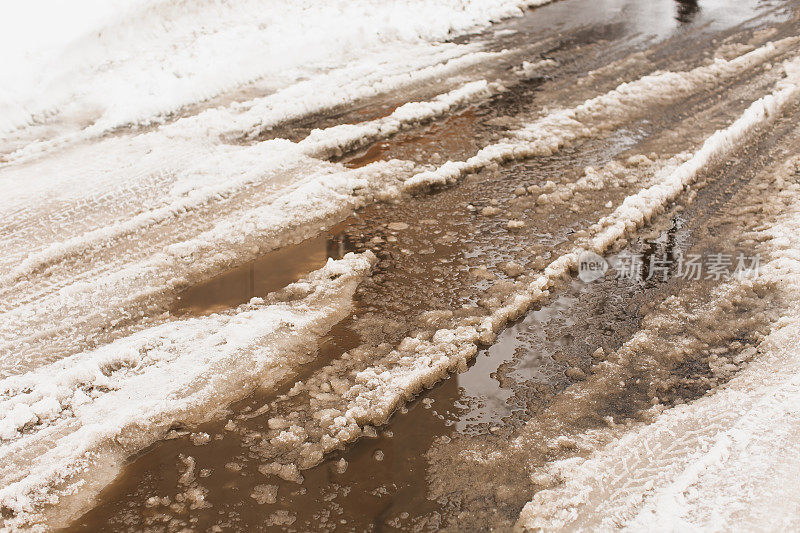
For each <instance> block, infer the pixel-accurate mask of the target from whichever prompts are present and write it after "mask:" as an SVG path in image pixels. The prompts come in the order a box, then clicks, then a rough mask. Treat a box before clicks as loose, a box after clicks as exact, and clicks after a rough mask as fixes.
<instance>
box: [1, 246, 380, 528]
mask: <svg viewBox="0 0 800 533" xmlns="http://www.w3.org/2000/svg"><path fill="white" fill-rule="evenodd" d="M374 261H375V257H374V255H372V254H371V253H370V252H366V253H365V254H363V255H356V254H348V255H347V256H345V257H344V258H343V259H341V260H339V261H333V260H329V262H328V264H327V265H326V266H325V267H323V268H322V269H320V270H318V271H316V272H314V273H312V274H310V275H309V276H308V277H307V278H306V279H305V280H302V281H300V282H297V283H295V284H294V285H291V286H290V287H288V288H287V291H289V293H290V294H291V295H292V297H290V298H289V299H288V300H287V301H281V300H279V299H274V301H270V300H268V301H264V300H261V299H257V298H256V299H253V300H252V301H251V302H250V303H249V304H245V305H242V306H240V307H239V308H237V309H234V310H232V311H230V312H228V313H224V314H218V315H211V316H208V317H202V318H190V319H183V320H176V321H173V322H170V323H166V324H163V325H161V326H157V327H153V328H150V329H147V330H144V331H141V332H139V333H136V334H134V335H131V336H130V337H126V338H123V339H120V340H118V341H115V342H112V343H110V344H107V345H104V346H102V347H100V348H97V349H95V350H92V351H88V352H83V353H78V354H74V355H72V356H70V357H67V358H64V359H62V360H60V361H58V362H56V363H53V364H50V365H47V366H44V367H40V368H37V369H35V370H33V371H31V372H27V373H23V374H17V375H14V376H11V377H7V378H5V379H3V380H2V381H0V412H2V413H3V416H2V418H0V465H3V466H2V468H1V469H0V485H1V486H2V488H0V505H3V506H4V507H7V508H9V509H12V510H13V511H14V512H15V513H16V516H15V517H14V519H13V520H12V521H10V522H7V523H6V526H7V527H11V526H14V525H19V526H21V525H24V524H28V522H29V521H31V520H33V521H35V520H36V519H37V515H36V513H37V512H38V511H40V507H41V505H42V504H43V503H53V501H54V498H55V499H56V500H57V498H58V496H59V495H64V494H69V493H70V492H71V491H72V490H75V489H76V488H77V487H78V486H79V485H80V484H81V483H82V482H83V481H85V479H84V477H85V476H89V477H91V476H92V475H93V470H92V468H89V469H88V471H87V472H86V473H84V470H85V469H86V468H87V467H90V466H92V465H96V464H98V463H100V464H102V462H103V461H102V458H103V457H108V456H111V457H112V458H113V459H120V458H124V456H126V455H128V454H130V453H132V452H135V451H136V450H139V449H141V448H142V447H143V446H146V445H147V444H148V443H150V442H152V441H153V440H155V439H156V438H158V437H160V436H161V435H162V434H163V432H165V431H166V430H167V429H168V428H169V427H170V426H171V425H173V424H174V423H175V422H179V421H180V422H184V423H186V422H188V423H191V422H199V421H202V420H203V419H206V418H208V417H209V416H210V415H212V414H213V413H214V409H213V408H210V407H211V406H224V405H226V404H227V403H228V402H230V401H232V400H234V399H236V398H238V397H241V396H242V395H245V394H247V392H248V391H249V390H250V389H251V388H252V387H253V386H254V384H256V383H259V384H261V386H263V387H266V388H269V387H271V386H275V385H277V384H278V383H279V382H280V381H281V380H282V379H284V378H285V377H287V376H291V374H292V369H293V368H294V367H295V366H296V365H297V364H298V363H300V362H302V361H304V360H306V359H307V358H308V355H307V353H308V352H312V353H313V347H314V342H315V340H314V339H315V338H316V337H317V336H318V335H320V334H322V333H324V332H325V331H326V330H327V329H329V328H330V327H331V326H332V325H334V324H335V323H336V322H338V321H339V320H341V319H342V318H344V317H345V316H347V314H349V312H350V308H351V299H352V295H353V292H354V291H355V288H356V286H357V285H358V283H359V282H360V281H361V279H362V278H363V277H364V276H365V275H367V273H368V272H369V271H370V268H371V266H372V264H373V263H374ZM115 455H117V456H116V457H115ZM119 456H121V457H119Z"/></svg>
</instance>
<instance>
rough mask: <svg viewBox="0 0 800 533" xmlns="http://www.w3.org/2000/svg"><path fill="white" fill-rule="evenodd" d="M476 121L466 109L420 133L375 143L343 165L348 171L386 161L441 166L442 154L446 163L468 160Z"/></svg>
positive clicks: (401, 135)
mask: <svg viewBox="0 0 800 533" xmlns="http://www.w3.org/2000/svg"><path fill="white" fill-rule="evenodd" d="M476 119H477V114H476V112H475V109H474V108H469V109H467V110H465V111H463V112H461V113H459V114H457V115H453V116H452V117H448V118H446V119H444V120H442V121H439V122H435V123H433V124H431V125H430V126H428V127H427V128H425V129H423V130H422V131H421V132H419V131H415V132H413V133H405V134H403V133H401V134H399V135H397V136H395V137H394V138H393V139H390V140H386V141H382V142H378V143H375V144H373V145H372V146H370V147H369V148H367V149H366V150H364V151H362V152H360V153H359V154H357V155H355V156H353V157H350V158H348V159H346V160H345V161H344V165H345V166H346V167H349V168H360V167H363V166H366V165H368V164H370V163H374V162H375V161H385V160H389V159H406V160H409V161H415V162H418V163H423V162H424V163H436V162H439V163H443V162H444V159H443V154H447V157H448V158H450V159H453V158H466V157H469V156H471V155H472V154H473V153H474V151H476V150H477V139H476V135H475V128H476Z"/></svg>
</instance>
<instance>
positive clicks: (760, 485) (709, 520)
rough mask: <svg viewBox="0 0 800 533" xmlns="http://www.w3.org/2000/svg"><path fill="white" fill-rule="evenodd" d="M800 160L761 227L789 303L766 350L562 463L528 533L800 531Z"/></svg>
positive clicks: (527, 513)
mask: <svg viewBox="0 0 800 533" xmlns="http://www.w3.org/2000/svg"><path fill="white" fill-rule="evenodd" d="M797 164H798V160H797V159H796V158H795V159H794V160H790V162H789V163H788V164H787V168H791V170H790V172H791V174H792V175H793V176H794V177H790V178H789V179H788V180H786V181H785V182H781V183H780V185H781V190H780V191H776V193H777V194H776V200H777V201H779V202H781V206H780V212H781V214H780V216H779V217H778V219H777V222H775V223H774V224H772V225H769V226H766V227H763V226H762V228H763V229H762V230H761V231H758V232H757V236H756V238H757V240H758V241H761V242H764V243H765V244H764V245H762V249H763V251H764V252H766V254H768V256H767V257H768V258H769V261H768V262H767V263H766V264H765V265H763V266H762V267H761V272H760V276H759V277H760V279H761V281H762V282H767V283H772V284H774V287H775V288H776V289H777V290H778V291H780V292H781V293H782V295H783V296H784V297H785V301H786V302H787V305H788V309H786V311H785V313H784V314H783V316H782V317H781V318H780V319H778V321H777V322H776V323H775V324H774V325H773V327H772V330H771V332H770V333H769V335H767V336H766V337H765V338H764V340H763V341H762V342H761V343H760V345H759V347H758V351H759V352H760V353H759V355H758V356H757V357H756V358H755V359H754V360H753V361H752V362H751V363H750V364H749V365H748V366H747V367H745V369H744V370H742V371H740V372H739V373H738V374H737V375H736V376H735V377H734V378H733V379H732V380H731V381H730V382H728V383H727V384H726V385H724V386H722V387H720V388H719V389H717V390H715V391H713V392H712V393H710V394H708V395H706V396H704V397H702V398H700V399H698V400H695V401H694V402H691V403H689V404H683V405H679V406H676V407H673V408H671V409H668V410H666V411H664V412H662V413H661V414H660V415H658V416H657V417H656V419H655V421H654V422H652V423H650V424H646V425H639V426H636V427H634V428H633V429H632V430H629V431H628V432H626V433H624V434H623V435H622V436H621V437H620V438H619V439H616V440H613V441H612V442H611V443H610V444H608V445H606V446H605V447H603V448H600V449H598V450H597V451H596V452H594V453H593V454H591V455H590V456H589V457H588V458H586V459H569V460H564V461H561V462H559V463H556V464H554V465H551V467H550V470H551V471H553V472H555V473H557V474H558V476H559V477H560V478H561V481H562V484H560V485H558V486H556V487H554V488H551V489H547V490H543V491H540V492H538V493H537V494H536V495H535V496H534V498H533V500H532V501H531V502H530V503H528V504H527V505H526V506H525V508H524V509H523V511H522V513H521V515H520V519H519V522H518V524H517V526H518V528H519V529H525V530H537V531H538V530H555V529H563V528H568V529H570V530H592V531H595V530H618V529H627V530H636V531H642V530H669V531H698V530H704V531H728V530H731V529H739V530H759V531H788V530H794V529H797V528H798V527H800V499H798V496H797V492H796V491H795V490H793V487H795V486H796V484H797V479H798V476H800V462H798V460H797V456H798V452H800V442H798V439H797V435H798V431H800V354H798V348H797V347H798V345H799V344H800V301H798V298H797V295H798V293H800V254H798V249H800V238H798V235H800V210H798V208H797V206H796V201H795V199H796V197H797V194H798V193H799V192H800V187H798V185H797V183H796V174H797V171H798V170H797Z"/></svg>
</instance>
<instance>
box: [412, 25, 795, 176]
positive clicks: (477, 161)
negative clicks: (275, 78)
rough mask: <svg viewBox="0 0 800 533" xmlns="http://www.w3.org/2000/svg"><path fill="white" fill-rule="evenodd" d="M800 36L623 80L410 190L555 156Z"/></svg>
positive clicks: (762, 58)
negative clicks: (703, 62)
mask: <svg viewBox="0 0 800 533" xmlns="http://www.w3.org/2000/svg"><path fill="white" fill-rule="evenodd" d="M798 42H800V38H797V37H790V38H786V39H783V40H781V41H778V42H776V43H768V44H766V45H764V46H762V47H761V48H758V49H756V50H753V51H752V52H749V53H747V54H744V55H742V56H739V57H737V58H735V59H732V60H730V61H726V60H723V59H717V60H715V61H714V62H713V63H711V64H710V65H704V66H701V67H697V68H695V69H693V70H690V71H686V72H660V73H655V74H651V75H648V76H644V77H642V78H640V79H638V80H636V81H633V82H628V83H623V84H622V85H620V86H619V87H617V88H616V89H614V90H612V91H609V92H608V93H606V94H604V95H601V96H598V97H596V98H592V99H591V100H587V101H586V102H584V103H583V104H581V105H579V106H577V107H575V108H572V109H566V110H562V111H557V112H553V113H550V114H549V115H547V116H545V117H543V118H541V119H539V120H538V121H536V122H534V123H533V124H530V125H528V126H526V127H524V128H521V129H520V130H517V131H515V132H513V133H512V135H511V136H510V138H509V139H507V140H505V141H502V142H499V143H497V144H492V145H489V146H486V147H485V148H483V149H481V150H480V151H479V152H478V153H477V154H475V155H474V156H472V157H470V158H469V159H467V160H466V161H458V162H455V161H448V162H446V163H445V164H443V165H442V166H441V167H439V168H438V169H436V170H433V171H426V172H422V173H419V174H417V175H415V176H413V177H411V178H409V179H408V180H406V182H405V184H404V189H405V190H407V191H410V192H413V191H417V190H420V189H425V188H428V187H432V186H437V185H445V184H447V183H451V182H453V181H455V180H458V179H459V178H461V177H462V176H464V175H465V174H468V173H470V172H475V171H477V170H480V169H482V168H485V167H487V166H489V165H492V164H499V163H503V162H505V161H510V160H515V159H524V158H528V157H534V156H547V155H551V154H553V153H555V152H557V151H558V150H560V149H561V147H563V146H564V145H565V144H567V143H569V142H572V141H574V140H576V139H580V138H586V137H591V136H593V135H597V134H599V133H601V132H602V131H607V130H609V129H612V128H614V127H617V126H619V125H620V124H623V123H625V122H627V121H630V120H632V119H635V118H637V117H642V116H646V115H647V113H650V112H652V108H653V106H654V105H668V104H670V103H673V102H678V101H680V100H683V99H685V98H686V97H688V96H689V95H691V94H693V93H696V92H697V91H700V90H703V89H705V88H708V87H712V86H716V85H717V84H719V83H720V82H721V81H723V80H725V79H728V78H730V77H733V76H736V75H737V74H741V73H742V72H745V71H747V70H749V69H752V68H754V67H755V66H757V65H759V64H762V63H764V62H765V61H767V60H769V59H770V58H772V57H774V56H776V55H778V54H780V53H784V52H786V51H787V50H789V49H791V48H792V47H793V46H795V45H796V44H797V43H798Z"/></svg>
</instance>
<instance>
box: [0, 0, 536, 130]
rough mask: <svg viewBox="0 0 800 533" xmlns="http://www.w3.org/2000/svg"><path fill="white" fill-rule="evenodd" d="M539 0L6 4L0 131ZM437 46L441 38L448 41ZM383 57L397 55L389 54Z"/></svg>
mask: <svg viewBox="0 0 800 533" xmlns="http://www.w3.org/2000/svg"><path fill="white" fill-rule="evenodd" d="M543 3H547V0H527V1H524V0H522V1H521V0H484V1H475V0H467V1H464V0H446V1H440V2H430V1H426V0H405V1H403V2H397V3H394V4H392V6H387V5H386V4H385V2H380V1H377V0H356V1H352V0H348V1H343V0H338V1H334V2H323V3H320V2H311V1H309V0H303V1H287V0H272V1H271V2H269V3H264V2H257V1H255V0H236V1H233V2H225V3H219V2H210V1H204V2H199V3H191V4H187V3H178V4H174V3H171V2H167V1H164V0H115V1H113V2H99V1H97V0H79V1H77V2H56V1H48V2H44V1H41V0H38V1H35V2H27V3H25V4H24V5H22V4H19V5H14V6H11V5H9V6H6V10H5V14H6V16H5V17H4V18H3V21H2V23H0V24H2V25H0V36H2V40H0V46H2V47H3V49H4V50H5V51H6V54H5V55H4V69H3V71H2V72H1V73H0V87H2V88H3V92H2V94H0V96H2V100H0V117H3V121H2V122H0V135H3V134H4V133H5V134H7V133H11V132H13V130H14V129H16V128H20V127H25V126H26V125H31V124H35V123H37V122H42V121H45V122H50V121H52V119H53V117H54V116H55V117H57V118H58V120H60V121H63V123H64V124H66V125H67V126H68V129H69V130H72V131H74V130H80V129H84V127H87V128H89V129H91V130H92V131H93V132H95V133H99V132H103V131H109V130H110V129H112V128H114V127H117V126H122V125H127V124H131V123H133V124H137V123H145V124H146V123H148V122H151V121H154V120H159V119H160V117H163V116H165V115H166V114H168V113H172V112H176V111H179V110H180V109H181V108H184V107H185V106H188V105H192V104H197V103H198V102H202V101H205V100H209V99H211V98H213V97H215V96H217V95H219V94H221V93H224V92H226V91H230V90H232V89H236V88H238V87H241V86H244V85H246V84H249V83H252V82H253V81H262V80H264V81H266V82H267V86H269V87H274V88H280V87H284V88H285V87H287V86H289V85H291V84H294V83H296V82H297V81H298V80H301V79H302V78H303V77H308V76H310V75H313V74H316V73H318V72H320V71H321V70H328V69H337V68H343V67H347V66H348V65H349V64H351V63H358V62H359V61H360V60H361V59H362V58H367V62H370V61H371V59H372V56H376V55H380V54H384V56H385V58H388V57H390V56H388V55H386V54H387V50H388V51H390V52H397V51H399V50H403V49H405V50H408V49H412V50H411V52H410V54H409V55H411V56H414V55H416V54H415V52H414V49H417V50H422V49H426V52H427V53H431V52H432V51H433V49H435V48H437V47H436V46H435V43H436V42H441V41H444V40H446V39H448V38H451V37H453V36H455V35H458V34H461V33H464V32H467V31H470V30H476V29H479V28H482V27H485V26H486V25H488V24H489V23H490V22H492V21H496V20H499V19H502V18H506V17H511V16H517V15H519V14H521V9H523V8H525V7H527V6H531V5H539V4H543ZM448 48H453V47H452V46H449V47H448ZM394 55H395V56H396V55H398V54H394Z"/></svg>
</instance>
